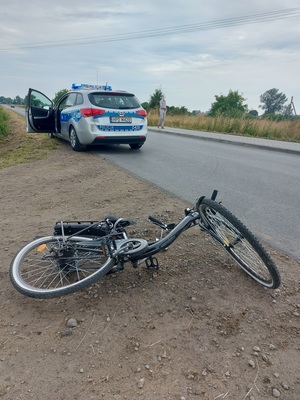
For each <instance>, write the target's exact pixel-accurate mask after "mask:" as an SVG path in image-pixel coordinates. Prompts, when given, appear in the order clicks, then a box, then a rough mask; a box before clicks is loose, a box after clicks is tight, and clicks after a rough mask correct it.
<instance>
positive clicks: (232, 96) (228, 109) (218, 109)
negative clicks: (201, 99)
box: [208, 90, 248, 117]
mask: <svg viewBox="0 0 300 400" xmlns="http://www.w3.org/2000/svg"><path fill="white" fill-rule="evenodd" d="M215 99H216V101H215V102H214V103H212V105H211V109H210V110H209V112H208V115H210V116H216V115H224V116H227V117H239V116H242V115H243V114H244V113H245V112H246V111H247V110H248V106H247V104H243V103H244V101H245V100H246V99H245V98H244V97H243V96H242V95H240V94H239V92H238V91H237V90H235V91H232V90H229V93H228V95H227V96H224V95H220V96H218V95H216V96H215Z"/></svg>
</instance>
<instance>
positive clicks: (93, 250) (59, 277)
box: [10, 236, 114, 298]
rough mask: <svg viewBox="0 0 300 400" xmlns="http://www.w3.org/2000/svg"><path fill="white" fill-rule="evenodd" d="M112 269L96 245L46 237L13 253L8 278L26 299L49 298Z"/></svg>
mask: <svg viewBox="0 0 300 400" xmlns="http://www.w3.org/2000/svg"><path fill="white" fill-rule="evenodd" d="M96 243H97V244H96ZM113 265H114V261H113V260H112V259H111V258H110V257H108V256H107V255H106V252H105V250H104V249H103V248H102V246H101V245H100V241H98V242H95V241H93V240H91V239H88V238H79V237H72V238H70V239H68V238H62V237H61V236H57V237H56V236H49V237H44V238H39V239H37V240H34V241H33V242H31V243H29V244H27V245H26V246H25V247H23V248H22V249H21V250H20V251H19V252H18V253H17V255H16V256H15V258H14V260H13V261H12V264H11V268H10V278H11V281H12V284H13V285H14V287H15V288H16V289H17V290H18V291H19V292H21V293H22V294H24V295H26V296H29V297H35V298H51V297H58V296H62V295H66V294H70V293H73V292H76V291H78V290H80V289H83V288H84V287H87V286H89V285H91V284H92V283H94V282H95V281H96V280H98V279H100V278H101V277H102V276H104V275H106V274H107V272H108V271H109V270H110V269H111V268H112V266H113Z"/></svg>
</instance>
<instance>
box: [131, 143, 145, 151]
mask: <svg viewBox="0 0 300 400" xmlns="http://www.w3.org/2000/svg"><path fill="white" fill-rule="evenodd" d="M129 146H130V147H131V148H132V150H138V149H140V148H141V147H142V146H143V144H141V143H131V144H130V145H129Z"/></svg>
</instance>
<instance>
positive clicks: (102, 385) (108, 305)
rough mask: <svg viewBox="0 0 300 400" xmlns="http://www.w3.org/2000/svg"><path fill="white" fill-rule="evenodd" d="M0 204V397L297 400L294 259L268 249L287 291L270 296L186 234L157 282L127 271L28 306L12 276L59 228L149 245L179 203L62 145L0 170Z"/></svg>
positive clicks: (195, 235)
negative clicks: (108, 229) (94, 223)
mask: <svg viewBox="0 0 300 400" xmlns="http://www.w3.org/2000/svg"><path fill="white" fill-rule="evenodd" d="M0 198H1V237H2V245H1V249H0V253H1V267H0V274H1V281H2V286H1V290H0V296H1V306H0V308H1V316H0V349H1V352H0V373H1V374H0V398H1V399H5V400H6V399H14V400H17V399H19V400H21V399H22V400H23V399H24V400H25V399H26V400H27V399H36V400H40V399H51V400H52V399H55V400H56V399H59V400H69V399H70V400H71V399H72V400H74V399H108V400H121V399H128V400H129V399H130V400H135V399H145V400H152V399H158V400H162V399H166V400H167V399H168V400H170V399H172V400H173V399H174V400H184V399H186V400H198V399H199V400H200V399H210V400H212V399H225V398H226V399H231V400H232V399H233V400H235V399H237V400H238V399H239V400H241V399H251V400H254V399H255V400H256V399H272V398H280V399H285V400H299V393H300V365H299V356H300V351H299V350H300V341H299V332H300V295H299V263H298V262H296V261H294V260H291V259H290V258H289V257H287V256H285V255H283V254H280V253H279V252H277V251H275V250H273V249H270V252H271V255H272V257H273V258H274V259H275V260H276V262H277V264H278V266H279V269H280V271H281V275H282V279H283V284H282V286H281V287H280V289H277V290H275V291H271V290H266V289H263V288H261V287H260V286H259V285H258V284H256V283H255V282H253V281H252V280H250V279H249V278H248V277H247V276H246V275H245V274H244V273H243V272H242V271H240V270H239V268H238V267H236V266H235V265H234V264H233V263H232V262H231V260H229V259H228V258H227V256H226V254H225V253H223V250H222V249H221V248H219V247H217V245H216V244H215V243H213V242H212V241H211V240H210V239H209V238H207V237H206V236H205V235H204V234H203V233H201V232H200V231H198V230H196V229H195V230H190V231H188V232H186V233H185V234H184V235H182V236H181V237H180V238H179V239H178V240H177V241H176V242H175V243H174V244H173V245H172V246H171V247H170V248H169V249H168V251H166V252H164V253H162V254H160V255H159V256H158V258H159V263H160V269H159V270H158V271H157V272H156V271H149V270H147V269H146V267H145V266H143V265H141V266H140V267H139V268H138V269H133V268H131V267H130V266H128V267H127V268H125V270H124V271H122V272H120V273H118V274H116V275H110V276H108V277H105V278H104V279H102V280H101V281H99V282H98V283H97V284H95V285H93V286H92V287H90V288H89V289H87V290H84V291H81V292H78V293H76V294H74V295H70V296H67V297H63V298H59V299H53V300H34V299H30V298H26V297H24V296H22V295H20V294H19V293H18V292H16V291H15V290H14V289H13V287H12V286H11V283H10V281H9V277H8V269H9V265H10V262H11V259H12V258H13V256H14V254H15V253H16V251H17V250H18V249H19V248H20V247H21V246H23V245H24V244H25V243H27V242H28V241H30V240H31V239H33V237H34V236H36V235H48V234H50V233H52V228H53V225H54V223H55V222H56V221H57V220H63V219H91V220H95V219H100V218H101V217H104V216H105V215H106V214H109V213H113V214H115V215H118V216H122V217H125V218H134V219H135V220H136V221H137V224H136V225H135V226H134V227H133V228H131V230H129V232H134V234H135V235H137V234H141V235H143V237H147V238H153V237H156V235H158V234H159V232H158V231H157V229H156V228H155V226H153V225H152V224H151V223H150V222H148V220H147V216H148V215H150V214H152V215H155V216H157V217H158V218H161V219H163V220H165V221H166V222H177V221H178V220H179V219H181V217H182V216H183V210H184V208H185V207H186V206H187V204H185V203H183V202H182V201H181V200H178V199H177V198H174V197H172V196H171V195H169V194H167V193H165V192H164V191H160V190H158V189H157V188H156V187H153V186H152V185H150V184H148V183H146V182H144V181H141V180H139V179H137V178H135V177H133V176H132V175H130V174H129V173H127V172H125V171H123V170H121V169H120V168H118V167H116V166H114V165H112V164H111V163H109V162H107V161H106V160H105V159H104V158H101V157H98V156H95V155H93V154H91V153H75V152H73V151H72V150H71V149H70V147H69V145H68V144H65V143H62V144H61V145H60V146H59V148H58V149H56V150H54V151H53V152H51V153H50V155H48V156H47V157H46V158H45V159H43V160H40V161H37V162H33V163H29V164H24V165H19V166H15V167H10V168H6V169H2V170H0ZM226 206H228V208H230V205H226ZM232 211H234V210H232ZM70 318H73V319H75V320H76V322H77V326H75V327H73V328H71V327H69V326H68V324H67V322H68V320H69V319H70Z"/></svg>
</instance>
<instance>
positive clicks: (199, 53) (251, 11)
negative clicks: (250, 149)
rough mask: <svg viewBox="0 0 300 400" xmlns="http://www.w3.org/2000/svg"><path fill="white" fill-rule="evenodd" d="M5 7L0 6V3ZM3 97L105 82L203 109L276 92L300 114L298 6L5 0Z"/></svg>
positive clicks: (289, 1)
mask: <svg viewBox="0 0 300 400" xmlns="http://www.w3.org/2000/svg"><path fill="white" fill-rule="evenodd" d="M1 3H2V4H1ZM0 6H1V14H0V71H1V72H0V96H4V97H11V98H14V97H16V96H20V97H22V98H24V97H25V96H26V94H27V92H28V88H34V89H37V90H39V91H41V92H42V93H44V94H45V95H46V96H48V97H49V98H50V99H53V98H54V96H55V94H56V93H57V92H58V91H60V90H62V89H69V88H71V85H72V83H74V82H76V83H89V84H106V83H107V84H109V85H111V86H112V88H113V89H121V90H127V91H129V92H132V93H134V94H135V95H136V96H137V97H138V99H139V100H140V101H141V102H145V101H149V99H150V97H151V95H153V93H154V92H155V90H157V89H160V90H162V92H163V93H164V94H165V96H166V101H167V105H169V106H175V107H182V106H184V107H186V108H187V109H188V110H189V111H193V110H200V111H202V112H206V111H208V110H209V109H210V107H211V104H212V103H213V102H214V101H215V96H216V95H217V96H219V95H225V96H226V95H227V94H228V93H229V91H230V90H232V91H238V92H239V94H241V95H242V96H243V97H244V98H245V103H246V104H247V105H248V107H249V109H255V110H257V111H258V112H259V113H261V112H262V111H261V109H260V108H259V105H261V102H260V96H261V95H262V94H263V93H264V92H265V91H267V90H269V89H272V88H276V89H278V90H279V91H280V92H283V93H284V94H285V95H286V96H287V98H288V102H289V101H290V100H291V98H292V96H293V101H294V105H295V108H296V111H297V112H300V79H299V71H300V7H299V0H285V1H284V2H283V1H282V0H280V1H279V0H264V1H262V0H247V1H245V0H209V1H207V0H206V1H204V0H163V1H162V0H147V1H143V0H126V1H124V0H89V1H87V2H84V1H82V0H80V1H79V0H59V1H57V0H52V1H51V2H49V1H45V0H30V1H28V2H24V1H23V0H10V1H9V2H8V1H4V0H0ZM298 110H299V111H298Z"/></svg>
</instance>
